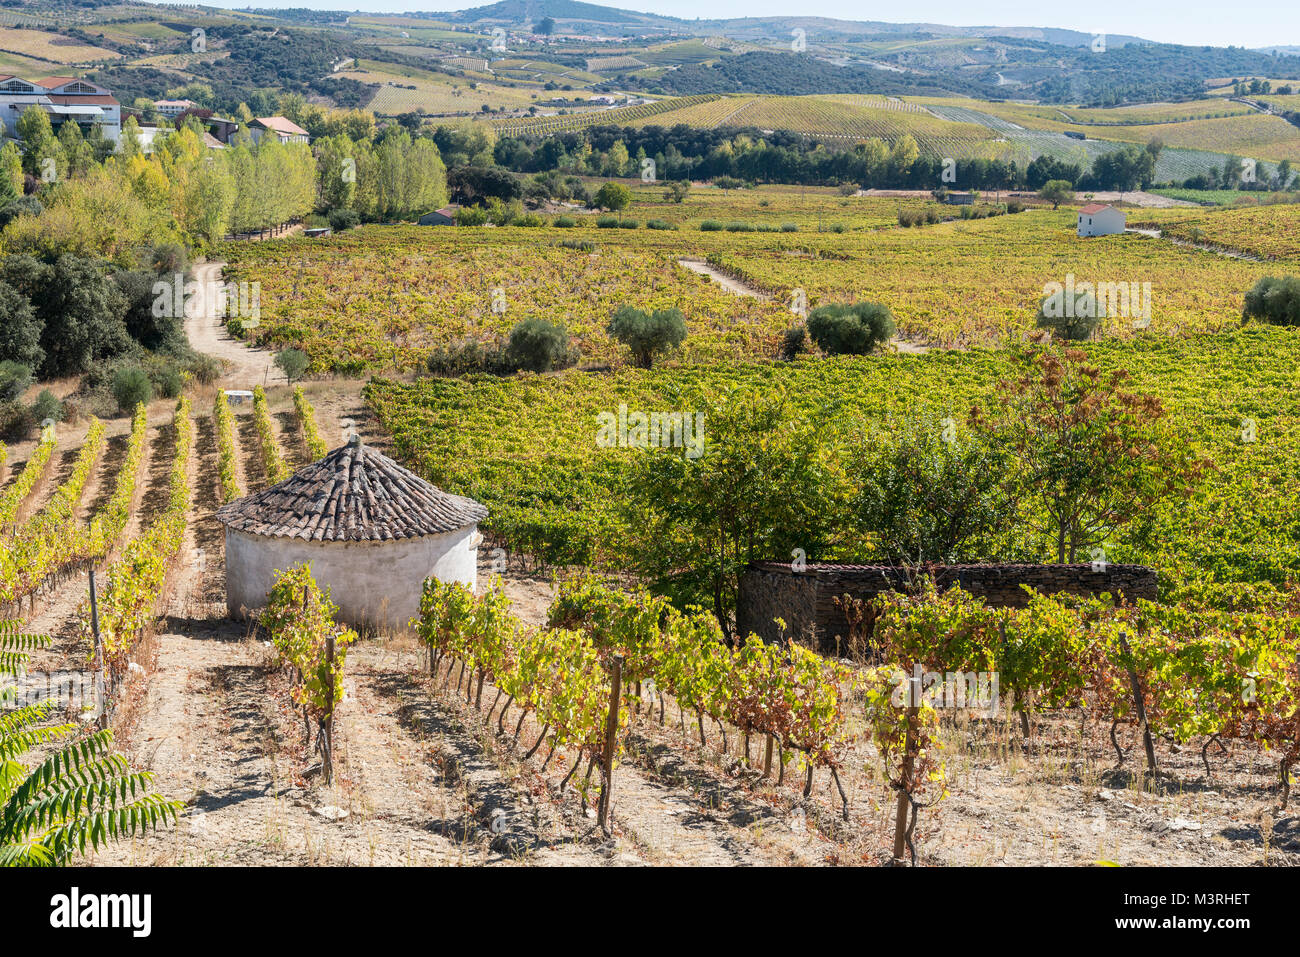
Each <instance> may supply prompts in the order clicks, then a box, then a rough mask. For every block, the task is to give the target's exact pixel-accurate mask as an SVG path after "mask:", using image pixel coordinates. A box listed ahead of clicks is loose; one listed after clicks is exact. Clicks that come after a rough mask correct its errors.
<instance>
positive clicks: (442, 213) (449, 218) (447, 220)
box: [420, 203, 460, 226]
mask: <svg viewBox="0 0 1300 957" xmlns="http://www.w3.org/2000/svg"><path fill="white" fill-rule="evenodd" d="M458 209H460V207H459V206H458V205H456V204H455V203H452V204H451V205H450V206H444V207H442V209H435V210H434V211H433V212H431V213H425V214H424V215H423V216H421V217H420V225H421V226H455V225H456V210H458Z"/></svg>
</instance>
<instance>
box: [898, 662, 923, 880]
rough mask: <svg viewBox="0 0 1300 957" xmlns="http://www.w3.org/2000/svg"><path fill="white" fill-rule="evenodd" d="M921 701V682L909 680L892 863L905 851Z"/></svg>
mask: <svg viewBox="0 0 1300 957" xmlns="http://www.w3.org/2000/svg"><path fill="white" fill-rule="evenodd" d="M920 700H921V680H920V679H919V678H915V677H913V678H910V679H909V680H908V693H907V737H906V738H905V740H904V744H903V768H902V773H901V775H900V778H899V785H898V806H897V810H896V812H895V815H894V863H895V864H901V863H903V854H904V853H905V852H906V851H907V818H908V814H909V812H910V810H911V807H910V805H911V803H912V800H911V795H912V772H913V767H914V765H913V756H914V754H915V752H916V725H917V715H918V713H919V702H920Z"/></svg>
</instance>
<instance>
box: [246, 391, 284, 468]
mask: <svg viewBox="0 0 1300 957" xmlns="http://www.w3.org/2000/svg"><path fill="white" fill-rule="evenodd" d="M253 424H254V425H255V426H256V427H257V439H258V442H259V444H260V447H261V451H262V467H263V468H264V469H265V470H266V481H267V482H268V484H271V485H275V484H276V483H277V482H283V481H284V480H285V479H287V478H288V477H289V473H290V471H291V470H290V468H289V463H288V462H286V461H285V459H284V453H283V452H281V451H280V443H279V442H278V441H277V440H276V438H275V426H274V425H273V424H272V423H271V410H270V408H269V407H268V406H267V404H266V390H265V389H263V388H262V387H261V386H260V385H259V386H254V387H253Z"/></svg>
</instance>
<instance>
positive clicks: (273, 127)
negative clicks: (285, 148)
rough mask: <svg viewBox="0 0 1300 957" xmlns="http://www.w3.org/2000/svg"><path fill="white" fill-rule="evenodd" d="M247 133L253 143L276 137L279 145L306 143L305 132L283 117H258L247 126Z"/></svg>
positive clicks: (306, 136)
mask: <svg viewBox="0 0 1300 957" xmlns="http://www.w3.org/2000/svg"><path fill="white" fill-rule="evenodd" d="M248 132H249V133H250V134H251V135H252V137H253V142H254V143H260V142H261V141H262V137H263V136H268V135H269V136H278V137H279V138H280V142H281V143H306V142H307V140H308V139H309V137H308V135H307V131H306V130H304V129H303V128H302V127H301V126H299V125H298V124H297V123H295V122H293V121H292V120H287V119H285V118H284V117H283V116H259V117H258V118H257V119H255V120H253V121H252V122H250V123H249V124H248Z"/></svg>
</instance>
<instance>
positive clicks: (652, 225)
mask: <svg viewBox="0 0 1300 957" xmlns="http://www.w3.org/2000/svg"><path fill="white" fill-rule="evenodd" d="M645 228H646V229H676V228H677V227H676V226H675V225H673V224H672V223H670V222H668V220H666V219H647V220H646V223H645Z"/></svg>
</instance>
